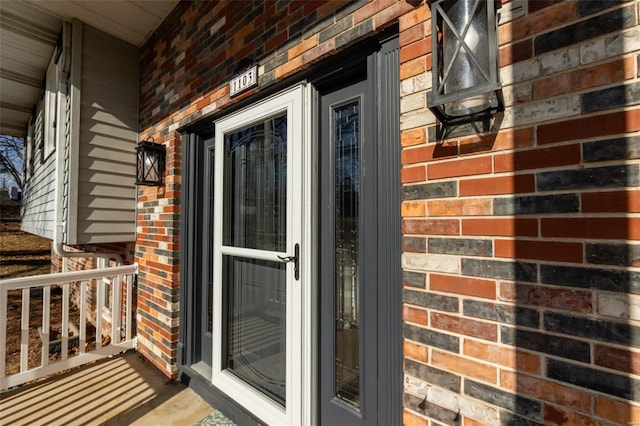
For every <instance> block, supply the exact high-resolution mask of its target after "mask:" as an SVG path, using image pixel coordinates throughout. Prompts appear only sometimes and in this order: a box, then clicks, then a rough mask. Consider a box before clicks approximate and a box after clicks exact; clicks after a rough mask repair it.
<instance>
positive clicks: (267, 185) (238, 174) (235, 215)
mask: <svg viewBox="0 0 640 426" xmlns="http://www.w3.org/2000/svg"><path fill="white" fill-rule="evenodd" d="M224 146H225V148H224V151H225V158H224V182H225V185H224V221H225V223H224V227H223V228H224V236H223V241H224V244H225V245H227V246H234V247H243V248H251V249H259V250H272V251H280V252H283V251H285V250H286V241H287V236H286V224H287V209H286V206H287V204H286V196H287V115H286V113H285V114H282V115H280V116H277V117H274V118H270V119H267V120H264V121H261V122H259V123H257V124H255V125H252V126H249V127H245V128H243V129H241V130H238V131H236V132H234V133H230V134H228V135H226V136H225V145H224Z"/></svg>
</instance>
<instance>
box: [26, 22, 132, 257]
mask: <svg viewBox="0 0 640 426" xmlns="http://www.w3.org/2000/svg"><path fill="white" fill-rule="evenodd" d="M67 25H68V24H67ZM65 28H68V29H69V33H68V34H67V35H65V37H67V36H69V35H70V28H71V27H70V26H69V27H65ZM72 40H73V43H72V44H73V46H72V54H71V62H72V63H71V72H70V74H69V79H70V80H71V81H70V84H65V83H66V78H67V76H66V74H65V76H64V77H62V78H63V80H62V82H61V83H62V84H61V86H60V90H61V91H62V93H61V95H60V96H58V97H57V100H58V102H59V103H60V109H59V111H58V114H59V116H60V117H59V120H58V125H59V126H62V127H61V129H60V130H61V132H60V133H59V136H60V141H59V143H58V146H57V147H56V149H57V150H58V152H57V153H56V155H49V156H47V157H46V158H45V156H44V134H45V131H44V126H45V125H46V122H45V119H44V118H45V114H44V113H43V108H44V105H45V103H44V102H40V105H39V107H38V109H37V114H36V118H35V123H34V126H33V129H34V130H33V141H34V143H33V149H32V150H31V157H32V161H31V163H29V165H30V167H27V168H28V169H30V170H29V172H30V173H29V177H28V180H27V182H26V185H25V191H24V194H23V195H24V198H23V199H24V201H23V217H22V229H23V230H25V231H27V232H31V233H34V234H37V235H41V236H43V237H46V238H51V239H54V232H55V226H54V221H55V220H56V215H55V208H56V206H55V199H54V198H55V193H56V191H55V185H56V174H57V175H58V177H59V179H60V181H59V189H60V193H59V196H60V199H59V200H58V206H57V208H58V209H59V211H58V215H57V219H58V220H59V222H60V225H61V226H62V228H61V231H62V234H61V236H60V237H61V238H62V242H63V243H65V244H68V245H74V244H91V243H110V242H127V241H135V232H136V229H135V205H136V187H135V171H136V170H135V169H136V153H135V145H136V142H137V139H138V134H137V125H138V93H139V89H138V87H139V70H138V68H139V60H140V55H139V50H138V48H136V47H134V46H131V45H129V44H127V43H125V42H123V41H121V40H118V39H116V38H115V37H112V36H110V35H107V34H105V33H103V32H101V31H99V30H97V29H95V28H93V27H90V26H88V25H84V24H82V23H80V22H79V21H74V23H73V35H72ZM65 52H66V50H65ZM49 133H51V130H49ZM56 157H60V159H61V162H62V163H61V164H60V170H56V168H55V167H56V164H55V162H56Z"/></svg>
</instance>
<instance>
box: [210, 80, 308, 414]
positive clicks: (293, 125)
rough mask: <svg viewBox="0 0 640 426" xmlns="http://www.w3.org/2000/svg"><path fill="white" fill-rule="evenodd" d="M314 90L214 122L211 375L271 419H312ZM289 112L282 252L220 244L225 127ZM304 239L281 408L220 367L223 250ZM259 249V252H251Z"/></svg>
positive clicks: (293, 284) (291, 293)
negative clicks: (268, 247)
mask: <svg viewBox="0 0 640 426" xmlns="http://www.w3.org/2000/svg"><path fill="white" fill-rule="evenodd" d="M313 98H315V92H314V89H313V88H312V86H311V85H310V84H305V83H302V84H298V85H295V86H293V87H291V88H289V89H287V90H285V91H283V92H280V93H278V94H276V95H274V96H271V97H269V98H267V99H264V100H261V101H259V102H257V103H255V104H253V105H251V106H249V107H247V108H244V109H242V110H240V111H238V112H236V113H233V114H231V115H229V116H226V117H224V118H222V119H220V120H218V121H216V123H215V189H214V199H215V200H217V202H216V203H215V206H214V212H213V214H214V217H216V218H217V219H216V220H215V225H214V233H213V234H214V244H213V271H214V279H213V282H214V288H213V298H214V309H213V310H214V316H213V339H212V340H213V352H212V355H213V360H212V361H213V362H212V377H211V382H212V384H213V385H214V386H216V387H218V388H219V389H220V390H221V391H222V392H224V393H225V394H227V395H228V396H229V397H231V398H232V399H234V400H235V401H236V402H238V403H239V404H240V405H242V406H243V407H245V409H246V410H247V411H249V412H251V413H252V414H253V415H255V416H256V417H258V418H259V419H261V420H263V421H265V422H266V423H268V424H272V425H276V424H312V423H315V408H314V407H315V399H316V391H315V383H316V380H315V370H316V369H315V358H316V354H315V346H316V345H315V344H314V342H315V333H316V330H315V328H316V322H315V317H316V315H315V307H314V306H313V303H312V302H313V301H314V300H316V297H315V296H314V295H315V292H316V290H315V288H316V284H315V276H314V275H313V271H314V264H315V262H314V261H313V258H312V251H313V249H312V247H313V245H312V244H313V241H314V240H315V232H316V231H315V227H314V226H312V225H313V224H314V223H315V212H314V211H313V208H312V207H313V206H315V205H316V203H315V201H314V198H313V194H312V193H313V191H314V190H313V188H314V187H313V186H312V182H314V179H315V177H314V176H315V175H316V171H315V169H314V166H313V164H314V162H313V158H312V157H313V156H314V155H315V154H314V150H313V145H312V141H314V140H315V136H314V135H313V129H312V127H313V126H312V123H313V122H314V120H313V119H312V118H313V116H312V112H313V111H312V110H313V102H312V100H313ZM284 111H287V147H288V152H287V175H288V177H287V182H288V184H287V243H286V245H287V253H277V252H264V251H258V250H250V249H241V248H231V247H226V246H224V245H223V241H222V235H223V229H222V225H223V223H222V222H223V221H222V220H221V218H222V217H223V216H222V215H223V210H222V204H223V202H222V200H223V196H222V194H223V192H222V191H223V176H224V164H223V160H224V134H226V133H229V132H233V131H234V130H237V129H240V128H242V127H245V126H247V125H250V124H251V123H255V122H258V121H260V120H262V119H266V118H268V117H271V116H274V115H276V114H278V113H281V112H284ZM296 243H298V244H300V246H301V254H300V256H301V259H300V260H299V262H300V270H301V274H300V281H296V280H295V278H294V271H293V270H294V267H293V264H292V263H289V264H287V268H286V277H287V284H286V286H287V307H286V316H287V325H286V335H287V342H286V362H287V370H286V394H285V395H286V407H284V408H283V407H281V406H280V405H279V404H277V403H276V402H274V401H273V400H271V399H270V398H268V397H267V396H265V395H264V394H262V393H261V392H259V391H258V390H256V389H255V388H253V387H252V386H250V385H248V384H247V383H245V382H243V381H242V380H240V379H239V378H238V377H236V376H235V375H233V374H231V373H229V372H228V371H225V370H223V368H222V365H223V364H222V361H223V360H222V326H223V318H222V303H223V300H222V257H223V255H224V254H241V255H242V256H246V257H249V258H254V257H255V258H261V259H265V260H276V261H277V260H278V259H277V257H276V255H284V254H286V255H292V254H293V252H294V245H295V244H296ZM256 256H257V257H256Z"/></svg>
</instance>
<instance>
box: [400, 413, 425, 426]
mask: <svg viewBox="0 0 640 426" xmlns="http://www.w3.org/2000/svg"><path fill="white" fill-rule="evenodd" d="M402 424H403V425H404V426H429V423H428V421H427V419H425V418H424V417H420V416H418V415H417V414H416V413H413V412H411V411H409V410H407V409H404V410H403V411H402Z"/></svg>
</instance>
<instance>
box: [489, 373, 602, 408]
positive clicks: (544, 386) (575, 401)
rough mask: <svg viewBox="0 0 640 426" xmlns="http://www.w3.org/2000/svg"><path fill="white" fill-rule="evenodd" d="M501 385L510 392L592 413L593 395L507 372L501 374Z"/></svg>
mask: <svg viewBox="0 0 640 426" xmlns="http://www.w3.org/2000/svg"><path fill="white" fill-rule="evenodd" d="M500 385H501V386H502V387H504V388H505V389H508V390H510V391H514V392H518V394H522V395H525V396H531V397H534V398H537V399H541V400H543V401H547V402H551V403H554V404H558V405H562V406H564V407H567V408H571V409H573V410H579V411H582V412H586V413H588V412H590V411H591V394H590V393H589V392H584V391H581V390H577V389H574V388H571V387H569V386H564V385H560V384H556V383H553V382H550V381H547V380H543V379H540V378H537V377H532V376H527V375H524V374H519V373H516V372H513V371H506V370H502V371H501V372H500Z"/></svg>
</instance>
